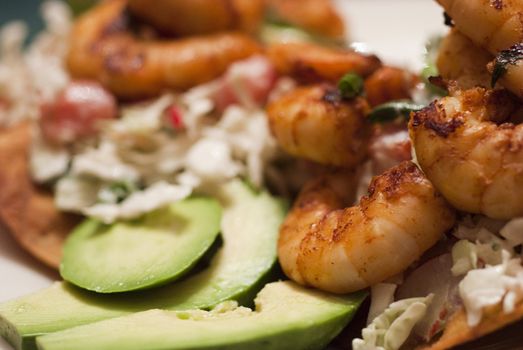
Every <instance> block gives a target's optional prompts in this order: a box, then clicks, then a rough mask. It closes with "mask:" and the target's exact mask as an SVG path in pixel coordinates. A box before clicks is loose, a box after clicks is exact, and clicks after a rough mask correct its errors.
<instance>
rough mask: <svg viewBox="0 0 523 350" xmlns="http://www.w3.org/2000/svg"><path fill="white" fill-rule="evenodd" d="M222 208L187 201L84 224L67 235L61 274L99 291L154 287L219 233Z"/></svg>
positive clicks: (185, 266)
mask: <svg viewBox="0 0 523 350" xmlns="http://www.w3.org/2000/svg"><path fill="white" fill-rule="evenodd" d="M220 218H221V208H220V205H219V203H218V202H217V201H216V200H214V199H211V198H188V199H185V200H183V201H180V202H176V203H174V204H172V205H170V206H168V207H166V208H164V209H160V210H156V211H154V212H151V213H149V214H146V215H145V216H144V217H143V218H141V219H139V220H136V221H129V222H121V223H116V224H112V225H104V224H102V223H101V222H99V221H97V220H92V219H91V220H87V221H85V222H84V223H82V224H81V225H80V226H79V227H78V228H76V229H75V230H74V231H73V232H72V233H71V235H70V236H69V237H68V239H67V241H66V243H65V246H64V256H63V259H62V263H61V265H60V274H61V276H62V277H63V279H64V280H66V281H68V282H71V283H72V284H75V285H77V286H79V287H81V288H84V289H87V290H91V291H95V292H98V293H117V292H126V291H131V290H138V289H144V288H150V287H154V286H157V285H160V284H165V283H167V282H170V281H174V280H176V279H178V278H180V277H181V276H183V275H184V274H185V273H187V272H188V271H189V270H190V269H191V268H192V267H193V266H194V265H195V264H196V263H197V262H198V260H200V258H201V257H202V256H203V255H204V254H205V252H206V251H207V250H208V249H209V248H210V247H211V245H212V244H213V242H214V241H215V240H216V237H217V236H218V233H219V232H220Z"/></svg>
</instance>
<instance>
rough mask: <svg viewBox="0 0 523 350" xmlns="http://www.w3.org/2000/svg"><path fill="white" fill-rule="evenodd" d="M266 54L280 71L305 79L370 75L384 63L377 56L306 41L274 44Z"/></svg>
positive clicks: (314, 79)
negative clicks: (349, 74)
mask: <svg viewBox="0 0 523 350" xmlns="http://www.w3.org/2000/svg"><path fill="white" fill-rule="evenodd" d="M267 55H268V57H269V59H270V60H271V61H272V63H273V64H274V65H275V66H276V69H277V70H278V72H279V73H280V74H283V75H290V76H293V77H294V78H296V79H298V80H300V81H304V82H315V81H322V80H329V81H333V82H334V81H337V80H338V79H340V78H341V77H342V76H343V75H344V74H346V73H348V72H353V73H357V74H359V75H361V76H363V77H367V76H369V75H370V74H372V73H373V72H374V71H375V70H376V69H378V68H379V67H380V66H381V62H380V60H379V59H378V58H377V57H376V56H372V55H371V56H367V55H363V54H361V53H357V52H354V51H348V50H342V49H334V48H326V47H322V46H318V45H314V44H306V43H285V44H275V45H272V46H270V47H269V48H268V49H267Z"/></svg>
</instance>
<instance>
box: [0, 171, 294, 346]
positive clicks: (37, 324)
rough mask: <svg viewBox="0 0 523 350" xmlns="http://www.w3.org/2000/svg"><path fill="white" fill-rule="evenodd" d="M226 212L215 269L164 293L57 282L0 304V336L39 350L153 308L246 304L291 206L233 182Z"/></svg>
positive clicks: (266, 270)
mask: <svg viewBox="0 0 523 350" xmlns="http://www.w3.org/2000/svg"><path fill="white" fill-rule="evenodd" d="M217 197H218V198H219V200H220V202H221V203H222V206H223V208H224V209H223V210H224V212H223V216H222V223H221V227H222V238H223V246H222V247H221V248H220V250H219V251H218V253H217V254H216V255H215V256H214V257H213V259H212V261H211V263H210V266H209V267H208V268H207V269H205V270H202V271H201V272H199V273H197V274H195V275H193V276H190V277H188V278H187V279H185V280H183V281H180V282H176V283H173V284H169V285H166V286H163V287H160V288H156V289H151V290H144V291H138V292H132V293H121V294H118V295H111V294H97V293H91V292H88V291H84V290H81V289H79V288H76V287H74V286H72V285H70V284H68V283H64V282H56V283H55V284H53V285H52V286H51V287H49V288H47V289H44V290H42V291H39V292H36V293H34V294H31V295H28V296H24V297H21V298H19V299H15V300H13V301H9V302H7V303H4V304H0V335H1V336H3V337H4V338H5V339H6V340H7V341H8V342H9V343H11V344H12V345H13V346H14V347H15V348H16V349H35V348H36V346H35V337H36V336H38V335H41V334H46V333H51V332H56V331H60V330H64V329H67V328H71V327H75V326H79V325H84V324H87V323H92V322H96V321H100V320H105V319H109V318H113V317H118V316H123V315H127V314H130V313H134V312H139V311H145V310H149V309H153V308H161V309H170V310H188V309H209V308H212V307H213V306H215V305H217V304H219V303H221V302H223V301H225V300H229V299H234V300H241V301H244V300H247V299H249V298H252V297H253V296H254V295H255V293H256V292H257V291H258V290H259V289H260V288H261V285H262V283H263V282H265V281H266V279H267V276H268V275H270V273H271V270H272V267H273V266H274V264H275V262H276V242H277V237H278V230H279V226H280V224H281V222H282V221H283V218H284V216H285V212H286V206H285V205H284V204H283V203H282V202H281V201H280V200H278V199H276V198H274V197H272V196H270V195H269V194H268V193H266V192H261V193H255V192H254V191H252V190H251V189H250V188H249V187H248V186H247V185H245V184H244V183H243V182H241V181H233V182H231V183H229V184H227V185H226V186H224V188H223V189H222V190H221V191H220V193H219V194H217Z"/></svg>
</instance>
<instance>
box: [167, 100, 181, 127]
mask: <svg viewBox="0 0 523 350" xmlns="http://www.w3.org/2000/svg"><path fill="white" fill-rule="evenodd" d="M166 112H167V122H168V124H169V126H170V127H172V128H173V129H176V130H180V129H184V128H185V124H184V122H183V113H182V111H181V110H180V108H179V107H178V106H177V105H172V106H170V107H169V108H168V109H167V111H166Z"/></svg>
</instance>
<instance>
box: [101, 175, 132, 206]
mask: <svg viewBox="0 0 523 350" xmlns="http://www.w3.org/2000/svg"><path fill="white" fill-rule="evenodd" d="M137 190H138V186H137V185H136V184H135V183H134V182H131V181H125V180H123V181H116V182H113V183H111V184H110V185H109V186H107V187H105V188H103V189H102V190H101V191H100V193H99V194H98V199H99V201H100V202H102V203H113V204H116V203H121V202H123V201H124V200H125V199H126V198H127V197H129V196H130V195H131V194H132V193H133V192H136V191H137Z"/></svg>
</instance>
